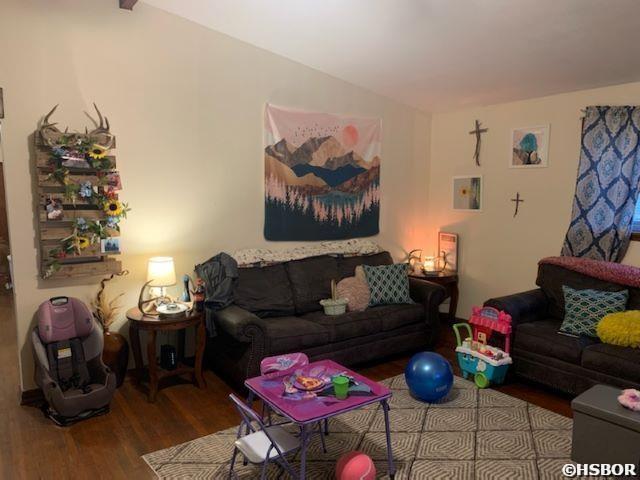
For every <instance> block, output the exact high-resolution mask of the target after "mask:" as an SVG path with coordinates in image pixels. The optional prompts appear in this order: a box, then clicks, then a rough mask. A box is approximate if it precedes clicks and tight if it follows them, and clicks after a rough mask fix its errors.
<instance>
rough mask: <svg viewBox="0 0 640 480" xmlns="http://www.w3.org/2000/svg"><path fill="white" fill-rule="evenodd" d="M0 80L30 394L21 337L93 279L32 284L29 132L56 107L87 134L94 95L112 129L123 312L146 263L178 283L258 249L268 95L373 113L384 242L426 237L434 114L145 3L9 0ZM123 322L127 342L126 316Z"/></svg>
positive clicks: (117, 285) (395, 247)
mask: <svg viewBox="0 0 640 480" xmlns="http://www.w3.org/2000/svg"><path fill="white" fill-rule="evenodd" d="M0 86H2V87H4V94H5V110H6V119H5V121H4V124H3V126H4V128H3V141H4V150H5V154H6V158H5V168H6V171H5V173H6V177H5V178H6V181H7V197H8V198H7V199H8V208H9V227H10V238H11V245H12V253H13V258H14V272H15V293H16V301H17V302H16V311H17V322H18V342H19V349H20V361H21V367H22V382H23V387H24V389H29V388H32V387H33V386H34V384H33V381H32V375H33V373H32V372H33V363H32V358H31V351H30V346H29V344H28V342H27V338H28V332H29V330H30V328H31V327H32V325H33V320H34V319H33V314H34V312H35V310H36V308H37V306H38V305H39V304H40V303H41V302H42V301H44V300H46V299H47V298H49V297H52V296H54V295H60V294H65V295H72V296H77V297H79V298H81V299H83V300H86V301H88V300H90V298H92V297H93V295H95V292H96V291H97V285H96V284H95V283H89V282H88V281H87V280H73V281H66V282H62V281H42V280H39V279H38V269H37V250H36V230H35V226H36V225H35V220H34V219H35V212H34V198H35V197H34V190H33V188H32V181H33V178H32V172H31V170H30V153H31V152H30V144H31V141H32V138H31V137H30V135H31V134H32V133H33V131H34V130H35V128H36V124H37V121H38V120H39V119H40V118H41V116H42V115H43V114H44V113H46V112H47V111H48V110H49V109H51V107H52V106H53V105H55V104H57V103H59V104H60V107H59V108H58V112H57V113H56V115H55V117H54V119H55V120H56V121H58V122H60V125H62V126H65V125H69V126H70V127H71V128H72V129H82V128H84V126H85V125H87V124H88V119H87V118H86V117H85V115H84V114H83V111H89V110H90V109H91V103H92V102H94V101H95V102H96V103H97V104H98V105H99V106H100V108H101V109H102V111H103V112H104V113H105V114H106V115H107V116H108V117H109V119H110V121H111V125H112V131H113V132H114V133H115V134H116V135H117V138H118V149H117V155H118V165H119V168H120V171H121V174H122V180H123V185H124V190H123V192H122V195H121V197H122V199H123V200H124V201H126V202H129V204H130V205H131V207H132V211H131V213H130V215H129V219H128V220H126V221H125V222H124V223H123V226H122V227H123V233H122V246H123V249H124V251H125V254H124V255H123V256H122V260H123V263H124V267H125V268H127V269H129V270H130V271H131V275H130V276H129V277H128V278H126V279H121V280H117V281H116V282H114V285H113V288H112V289H111V292H112V293H114V294H115V293H118V292H120V291H124V292H126V296H125V299H124V302H123V304H124V306H125V307H127V308H128V307H130V306H133V305H135V302H136V299H137V294H138V289H139V288H140V286H141V284H142V282H143V277H144V275H145V262H146V260H147V258H148V257H150V256H153V255H159V254H164V255H172V256H174V257H175V258H176V264H177V272H178V274H179V275H180V274H181V273H183V272H191V270H192V268H193V265H194V264H195V263H196V262H200V261H203V260H206V259H207V258H208V257H209V256H211V255H213V254H215V253H217V252H219V251H221V250H227V251H232V250H235V249H238V248H243V247H255V246H263V245H265V244H266V242H265V241H264V239H263V236H262V227H263V186H262V178H263V155H262V147H263V146H262V115H263V106H264V104H265V102H273V103H275V104H279V105H286V106H290V107H296V108H301V109H309V110H317V111H326V112H333V113H345V114H354V115H364V116H378V117H381V118H382V122H383V132H384V133H383V142H382V144H383V146H382V148H383V163H382V173H381V184H382V185H381V186H382V192H383V198H382V206H381V209H382V212H381V234H380V235H379V237H378V238H377V240H378V242H379V243H380V244H381V245H383V246H384V247H386V248H388V249H390V250H391V251H392V253H394V254H395V255H397V256H399V255H401V253H402V251H403V250H406V249H411V248H414V246H416V245H419V244H422V243H424V242H425V241H426V237H425V236H424V231H425V229H424V224H423V222H422V221H421V220H422V219H423V218H424V217H423V209H424V206H425V204H426V198H427V196H426V184H427V180H428V179H427V173H428V151H429V131H430V118H429V116H427V115H425V114H422V113H419V112H417V111H415V110H413V109H411V108H408V107H406V106H403V105H400V104H398V103H395V102H393V101H390V100H388V99H385V98H383V97H380V96H377V95H374V94H372V93H369V92H367V91H365V90H363V89H360V88H357V87H354V86H353V85H350V84H348V83H345V82H343V81H340V80H337V79H335V78H333V77H330V76H327V75H325V74H322V73H320V72H317V71H315V70H313V69H310V68H307V67H304V66H302V65H299V64H296V63H294V62H291V61H289V60H286V59H284V58H281V57H278V56H276V55H273V54H271V53H268V52H266V51H263V50H260V49H258V48H255V47H253V46H250V45H247V44H244V43H242V42H239V41H237V40H235V39H232V38H229V37H226V36H224V35H221V34H218V33H216V32H213V31H210V30H207V29H205V28H203V27H200V26H197V25H196V24H193V23H190V22H188V21H186V20H183V19H180V18H178V17H175V16H172V15H170V14H167V13H165V12H162V11H160V10H157V9H155V8H153V7H150V6H148V5H145V4H143V3H138V5H136V8H135V10H134V11H133V12H128V11H124V10H120V9H118V8H117V2H116V1H106V0H56V1H55V2H52V1H50V0H2V4H1V5H0ZM278 246H281V247H283V248H284V247H285V246H286V245H283V244H279V245H278ZM116 328H117V329H119V330H121V331H123V332H124V333H126V328H125V322H124V319H121V320H120V322H118V323H117V325H116Z"/></svg>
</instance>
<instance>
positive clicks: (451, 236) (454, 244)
mask: <svg viewBox="0 0 640 480" xmlns="http://www.w3.org/2000/svg"><path fill="white" fill-rule="evenodd" d="M438 254H439V255H442V257H444V260H445V261H446V267H445V269H446V270H448V271H450V272H457V271H458V234H457V233H451V232H438Z"/></svg>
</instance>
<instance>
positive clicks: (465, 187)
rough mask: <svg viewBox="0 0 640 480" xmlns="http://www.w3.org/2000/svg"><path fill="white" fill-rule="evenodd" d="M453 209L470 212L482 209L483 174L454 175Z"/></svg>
mask: <svg viewBox="0 0 640 480" xmlns="http://www.w3.org/2000/svg"><path fill="white" fill-rule="evenodd" d="M453 209H454V210H463V211H469V212H479V211H481V210H482V176H481V175H472V176H459V177H453Z"/></svg>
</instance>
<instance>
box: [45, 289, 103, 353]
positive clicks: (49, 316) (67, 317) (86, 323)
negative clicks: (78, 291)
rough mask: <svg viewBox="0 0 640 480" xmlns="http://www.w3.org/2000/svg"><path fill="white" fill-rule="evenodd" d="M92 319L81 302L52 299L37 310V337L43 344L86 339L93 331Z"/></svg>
mask: <svg viewBox="0 0 640 480" xmlns="http://www.w3.org/2000/svg"><path fill="white" fill-rule="evenodd" d="M92 318H93V315H92V314H91V311H90V310H89V308H88V307H87V306H86V305H85V304H84V303H83V302H82V301H81V300H78V299H77V298H72V297H53V298H50V299H49V300H47V301H46V302H43V303H41V304H40V307H39V308H38V335H39V336H40V338H41V339H42V341H43V342H44V343H51V342H57V341H60V340H67V339H70V338H76V337H86V336H87V335H89V333H91V330H93V320H92Z"/></svg>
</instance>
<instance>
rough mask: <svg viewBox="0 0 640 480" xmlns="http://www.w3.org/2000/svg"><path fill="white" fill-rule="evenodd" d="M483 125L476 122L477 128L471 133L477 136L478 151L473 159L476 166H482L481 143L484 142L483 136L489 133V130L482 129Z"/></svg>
mask: <svg viewBox="0 0 640 480" xmlns="http://www.w3.org/2000/svg"><path fill="white" fill-rule="evenodd" d="M480 125H481V123H480V122H479V121H478V120H476V128H475V129H473V130H471V131H470V132H469V135H475V136H476V151H475V153H474V154H473V159H474V160H475V161H476V165H477V166H480V143H481V142H482V138H481V137H480V135H481V134H483V133H485V132H488V131H489V129H488V128H480Z"/></svg>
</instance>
